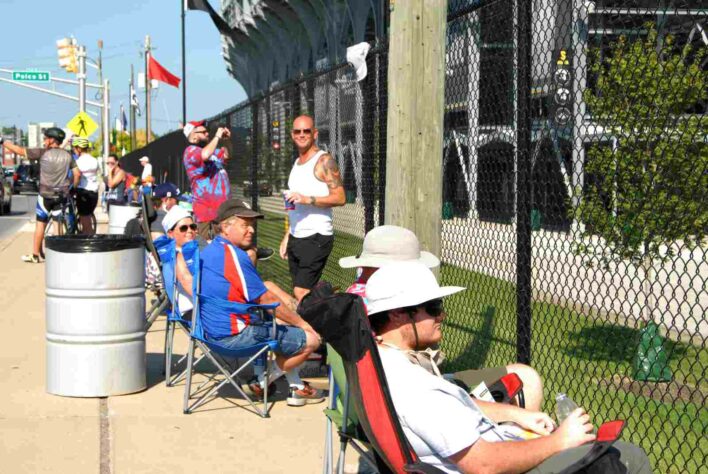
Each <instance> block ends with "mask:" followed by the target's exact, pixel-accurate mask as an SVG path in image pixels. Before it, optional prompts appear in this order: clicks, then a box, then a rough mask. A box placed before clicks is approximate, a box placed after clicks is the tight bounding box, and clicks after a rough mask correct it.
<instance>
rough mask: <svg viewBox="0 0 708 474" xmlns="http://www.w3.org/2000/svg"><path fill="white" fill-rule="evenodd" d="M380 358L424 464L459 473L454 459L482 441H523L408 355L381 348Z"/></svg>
mask: <svg viewBox="0 0 708 474" xmlns="http://www.w3.org/2000/svg"><path fill="white" fill-rule="evenodd" d="M379 354H380V355H381V362H382V364H383V367H384V372H385V374H386V379H387V381H388V387H389V389H390V392H391V399H392V400H393V406H394V407H395V408H396V413H397V414H398V419H399V420H400V422H401V426H402V427H403V432H404V433H405V435H406V437H407V438H408V442H409V443H410V445H411V447H412V448H413V450H414V451H415V452H416V454H417V455H418V457H419V458H420V460H421V461H423V462H425V463H428V464H431V465H433V466H435V467H436V468H438V469H440V470H442V471H443V472H447V473H459V472H460V470H459V469H458V468H457V466H455V464H453V463H452V462H450V461H449V460H448V457H450V456H452V455H453V454H456V453H459V452H460V451H462V450H464V449H466V448H467V447H469V446H472V445H473V444H474V443H476V442H477V440H478V439H480V438H482V439H484V440H485V441H489V442H494V441H510V440H518V439H519V438H518V437H515V436H513V435H512V434H510V433H508V432H507V431H506V430H505V429H504V428H503V427H500V426H499V425H497V424H496V423H494V422H493V421H492V420H490V419H489V418H487V417H486V416H485V415H484V414H483V413H482V411H481V410H480V409H479V407H478V406H477V404H475V402H474V401H473V400H472V397H470V396H469V395H468V394H467V392H465V391H464V390H463V389H461V388H460V387H458V386H457V385H454V384H452V383H450V382H448V381H446V380H445V379H443V378H441V377H436V376H435V375H433V374H431V373H430V372H428V371H426V370H425V369H424V368H422V367H421V366H419V365H414V364H412V363H411V362H410V361H409V360H408V358H407V357H406V355H405V354H404V353H403V352H402V351H399V350H397V349H393V348H390V347H386V346H381V345H379Z"/></svg>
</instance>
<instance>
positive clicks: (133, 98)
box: [130, 84, 140, 115]
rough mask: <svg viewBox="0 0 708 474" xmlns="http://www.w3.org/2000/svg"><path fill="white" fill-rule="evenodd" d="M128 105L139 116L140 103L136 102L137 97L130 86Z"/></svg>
mask: <svg viewBox="0 0 708 474" xmlns="http://www.w3.org/2000/svg"><path fill="white" fill-rule="evenodd" d="M130 105H131V106H133V107H135V111H136V112H137V113H138V115H140V102H138V95H137V94H136V93H135V88H134V87H133V85H132V84H131V85H130Z"/></svg>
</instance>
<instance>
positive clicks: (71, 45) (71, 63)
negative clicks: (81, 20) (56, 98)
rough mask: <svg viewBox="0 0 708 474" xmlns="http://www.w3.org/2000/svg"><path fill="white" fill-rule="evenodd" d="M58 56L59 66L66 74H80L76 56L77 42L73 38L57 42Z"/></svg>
mask: <svg viewBox="0 0 708 474" xmlns="http://www.w3.org/2000/svg"><path fill="white" fill-rule="evenodd" d="M57 54H58V56H59V66H61V67H62V68H64V69H65V70H66V72H74V73H75V72H78V71H79V65H78V60H77V54H76V40H75V39H73V38H62V39H60V40H57Z"/></svg>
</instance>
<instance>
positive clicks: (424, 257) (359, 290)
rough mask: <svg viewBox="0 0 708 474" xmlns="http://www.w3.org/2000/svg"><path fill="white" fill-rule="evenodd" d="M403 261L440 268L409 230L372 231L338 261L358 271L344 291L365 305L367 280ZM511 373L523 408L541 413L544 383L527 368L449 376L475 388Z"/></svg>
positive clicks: (435, 355)
mask: <svg viewBox="0 0 708 474" xmlns="http://www.w3.org/2000/svg"><path fill="white" fill-rule="evenodd" d="M403 261H416V262H420V263H422V264H424V265H425V266H426V267H428V268H435V267H437V266H439V265H440V260H439V259H438V258H437V257H436V256H435V255H433V254H432V253H430V252H426V251H425V250H421V248H420V242H419V241H418V237H416V235H415V234H414V233H413V232H412V231H410V230H408V229H406V228H404V227H398V226H394V225H382V226H379V227H375V228H374V229H371V230H370V231H369V232H368V233H367V234H366V236H365V237H364V245H363V248H362V251H361V253H360V254H359V255H356V256H351V257H344V258H342V259H340V260H339V266H340V267H342V268H359V269H360V270H359V271H360V274H359V277H358V278H357V280H356V282H354V284H352V285H351V286H350V287H349V288H348V289H347V293H352V294H355V295H359V296H361V297H362V298H363V299H364V304H365V305H368V300H367V292H366V286H367V282H368V280H369V278H371V276H372V275H373V274H374V273H375V272H376V271H377V270H378V269H379V268H380V267H382V266H384V265H386V264H388V263H391V262H403ZM425 356H426V357H429V358H431V359H432V360H433V362H434V363H435V364H437V363H440V362H442V358H443V356H442V353H441V352H440V351H428V352H427V354H425ZM436 370H437V367H436ZM510 372H513V373H515V374H517V375H518V376H519V377H520V378H521V381H522V382H523V384H524V396H525V399H526V407H527V408H529V409H531V410H540V409H541V404H542V402H543V382H542V380H541V377H540V376H539V375H538V372H536V371H535V370H534V369H533V368H532V367H529V366H528V365H525V364H516V363H515V364H509V365H507V366H505V367H487V368H482V369H471V370H463V371H460V372H456V373H454V374H452V377H453V378H454V379H456V380H458V381H460V382H462V383H464V384H465V385H466V386H467V387H469V388H470V389H474V388H475V387H477V386H478V385H480V384H482V383H484V384H485V385H486V386H489V385H491V384H492V383H494V382H496V381H497V380H499V379H500V378H502V377H503V376H505V375H506V374H508V373H510Z"/></svg>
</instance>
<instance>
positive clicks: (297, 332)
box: [201, 199, 324, 406]
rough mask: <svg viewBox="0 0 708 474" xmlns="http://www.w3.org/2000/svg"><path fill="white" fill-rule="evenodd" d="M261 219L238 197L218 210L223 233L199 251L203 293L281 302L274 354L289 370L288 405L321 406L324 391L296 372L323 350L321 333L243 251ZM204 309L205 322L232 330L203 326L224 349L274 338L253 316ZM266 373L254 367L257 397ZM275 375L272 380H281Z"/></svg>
mask: <svg viewBox="0 0 708 474" xmlns="http://www.w3.org/2000/svg"><path fill="white" fill-rule="evenodd" d="M263 217H264V216H263V215H262V214H260V213H258V212H256V211H254V210H252V209H251V208H250V206H248V204H246V203H245V202H243V201H241V200H239V199H230V200H227V201H224V202H223V203H222V204H221V205H220V206H219V208H218V211H217V216H216V221H217V222H218V225H219V230H220V233H219V235H217V236H216V237H215V238H214V240H213V241H212V242H211V244H209V245H208V246H207V247H206V248H205V249H204V250H203V251H202V253H201V261H202V277H201V293H202V295H205V296H210V297H214V298H219V299H222V300H228V301H234V302H238V303H250V304H271V303H280V306H278V307H277V308H276V310H275V312H274V315H273V316H274V317H277V318H278V320H279V321H281V322H283V323H285V324H278V325H277V326H276V327H277V335H276V339H277V340H278V348H277V349H276V350H275V353H276V364H277V366H278V369H279V370H282V371H284V372H285V376H286V377H287V379H288V382H289V385H290V390H289V396H288V399H287V402H288V405H291V406H302V405H304V404H306V403H316V402H321V401H324V394H323V392H322V391H320V390H317V389H315V388H313V387H311V386H310V385H309V384H308V383H307V382H303V381H302V380H300V377H299V375H298V373H297V370H294V369H297V367H298V366H300V365H301V364H302V363H304V362H305V361H306V360H307V359H308V357H309V355H310V354H311V353H312V352H314V351H315V350H317V348H318V347H319V346H320V337H319V335H318V334H317V333H316V332H315V331H314V329H312V327H311V326H310V325H309V324H308V323H307V322H305V321H304V320H303V319H302V318H301V317H300V316H299V315H298V314H297V313H296V312H295V311H294V310H293V309H292V302H291V301H290V300H289V299H287V293H285V292H284V291H282V290H281V289H280V288H278V287H277V285H275V284H274V283H270V282H264V281H263V279H262V278H261V277H260V275H259V274H258V271H257V270H256V267H255V266H254V263H253V260H252V259H251V258H250V257H249V255H248V254H247V253H246V251H245V249H250V248H251V245H252V242H253V234H254V232H255V222H256V219H262V218H263ZM202 311H203V312H202V314H203V315H204V320H205V321H207V320H209V319H218V320H220V321H224V320H225V321H227V322H228V327H229V328H230V330H229V331H228V332H222V331H220V330H219V329H217V328H214V327H208V326H207V324H206V323H205V326H204V331H205V333H206V337H207V339H208V340H214V341H216V342H217V343H218V344H220V345H222V346H225V347H227V348H232V349H239V348H242V347H248V346H251V345H254V344H257V343H260V342H265V341H267V340H270V339H271V325H270V324H262V323H260V322H257V321H254V320H252V318H251V317H249V315H243V314H207V312H206V308H204V309H203V310H202ZM264 369H265V367H264V366H263V365H255V372H256V377H257V380H256V379H254V380H252V381H251V382H250V383H249V388H250V390H251V392H253V393H254V395H256V396H258V397H260V396H261V395H262V393H263V389H264V388H265V380H264V379H265V377H264ZM277 372H278V370H276V374H275V376H274V377H272V378H270V380H274V379H275V378H277V377H278V376H279V374H277ZM270 380H269V381H270Z"/></svg>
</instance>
